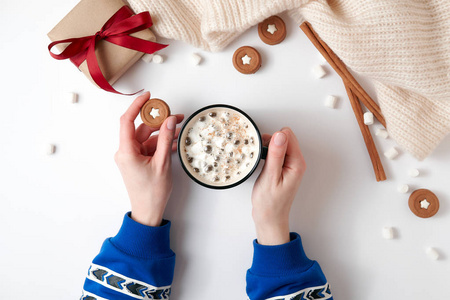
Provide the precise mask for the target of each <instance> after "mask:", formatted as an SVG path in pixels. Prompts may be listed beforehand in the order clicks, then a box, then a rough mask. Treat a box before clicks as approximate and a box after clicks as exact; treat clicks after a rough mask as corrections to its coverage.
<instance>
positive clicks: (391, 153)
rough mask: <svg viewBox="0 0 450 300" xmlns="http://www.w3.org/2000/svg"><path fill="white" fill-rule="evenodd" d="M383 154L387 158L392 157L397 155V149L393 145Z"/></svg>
mask: <svg viewBox="0 0 450 300" xmlns="http://www.w3.org/2000/svg"><path fill="white" fill-rule="evenodd" d="M384 156H386V157H387V158H389V159H394V158H396V157H397V156H398V151H397V149H395V147H392V148H391V149H389V150H388V151H386V152H384Z"/></svg>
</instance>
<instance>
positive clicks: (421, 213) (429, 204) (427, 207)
mask: <svg viewBox="0 0 450 300" xmlns="http://www.w3.org/2000/svg"><path fill="white" fill-rule="evenodd" d="M408 205H409V209H411V211H412V212H413V213H414V214H415V215H416V216H418V217H420V218H429V217H432V216H434V215H435V214H436V213H437V212H438V210H439V199H438V198H437V197H436V195H435V194H434V193H433V192H432V191H430V190H427V189H419V190H415V191H414V192H413V193H412V194H411V196H409V201H408Z"/></svg>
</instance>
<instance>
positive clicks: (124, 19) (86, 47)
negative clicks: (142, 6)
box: [48, 5, 167, 95]
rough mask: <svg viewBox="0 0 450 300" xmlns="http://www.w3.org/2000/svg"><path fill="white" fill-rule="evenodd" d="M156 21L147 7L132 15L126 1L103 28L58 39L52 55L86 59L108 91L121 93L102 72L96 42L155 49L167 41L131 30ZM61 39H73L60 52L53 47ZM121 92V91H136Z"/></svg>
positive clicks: (92, 72) (94, 74) (96, 78)
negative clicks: (136, 36)
mask: <svg viewBox="0 0 450 300" xmlns="http://www.w3.org/2000/svg"><path fill="white" fill-rule="evenodd" d="M152 25H153V22H152V18H151V17H150V13H149V12H148V11H146V12H142V13H140V14H137V15H133V12H132V11H131V9H130V8H129V7H128V6H126V5H124V6H122V7H121V8H120V9H119V10H118V11H117V12H116V13H115V14H114V15H113V16H112V17H111V18H110V19H109V20H108V21H107V22H106V23H105V25H103V27H102V29H100V31H98V32H97V33H96V34H94V35H91V36H85V37H80V38H71V39H66V40H60V41H55V42H53V43H51V44H50V45H48V51H49V52H50V55H51V56H52V57H53V58H55V59H59V60H62V59H67V58H69V59H70V60H71V61H72V62H73V63H74V64H75V65H76V66H77V67H79V66H80V65H81V63H82V62H83V61H85V60H86V62H87V65H88V69H89V73H90V74H91V76H92V79H94V81H95V83H96V84H97V85H98V86H99V87H101V88H102V89H104V90H105V91H108V92H112V93H116V94H122V93H120V92H118V91H116V90H115V89H114V88H113V87H112V86H111V85H110V84H109V82H108V81H107V80H106V79H105V76H103V73H102V71H101V70H100V67H99V65H98V61H97V56H96V55H95V45H96V44H97V43H98V42H99V41H101V40H105V41H108V42H110V43H113V44H116V45H119V46H122V47H125V48H129V49H133V50H136V51H140V52H145V53H149V54H152V53H155V52H156V51H159V50H161V49H163V48H165V47H167V45H162V44H158V43H155V42H150V41H146V40H143V39H139V38H135V37H132V36H129V34H130V33H134V32H138V31H141V30H144V29H147V28H149V27H151V26H152ZM61 43H70V44H69V45H68V46H67V48H66V49H64V51H63V52H61V53H60V54H54V53H53V52H52V51H51V49H52V48H53V47H54V46H55V45H57V44H61ZM139 92H140V91H138V92H136V93H133V94H122V95H134V94H137V93H139Z"/></svg>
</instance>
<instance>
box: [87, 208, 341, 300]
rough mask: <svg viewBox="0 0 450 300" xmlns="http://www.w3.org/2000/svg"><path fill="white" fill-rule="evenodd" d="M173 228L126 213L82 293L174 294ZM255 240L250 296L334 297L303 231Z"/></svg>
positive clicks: (280, 299) (128, 297) (277, 299)
mask: <svg viewBox="0 0 450 300" xmlns="http://www.w3.org/2000/svg"><path fill="white" fill-rule="evenodd" d="M169 234H170V221H166V220H164V221H163V223H162V224H161V226H160V227H149V226H145V225H142V224H139V223H137V222H135V221H133V220H132V219H131V217H130V213H128V214H126V215H125V217H124V220H123V224H122V227H121V228H120V231H119V233H118V234H117V235H116V236H115V237H113V238H108V239H107V240H106V241H105V242H104V243H103V246H102V248H101V250H100V253H99V254H98V255H97V256H96V257H95V258H94V260H93V261H92V264H91V266H90V267H89V270H88V274H87V277H86V281H85V283H84V287H83V295H82V296H81V299H82V300H94V299H97V300H102V299H120V300H121V299H123V300H132V299H169V296H170V292H171V285H172V279H173V273H174V268H175V253H173V251H172V250H171V249H170V241H169ZM253 246H254V255H253V264H252V266H251V268H250V269H249V270H248V271H247V295H248V297H249V298H250V299H251V300H262V299H272V300H308V299H333V297H332V296H331V292H330V288H329V285H328V283H327V280H326V278H325V276H324V275H323V273H322V270H321V269H320V266H319V264H318V263H317V262H315V261H312V260H310V259H308V257H306V255H305V252H304V251H303V247H302V243H301V239H300V236H299V235H298V234H296V233H291V241H290V242H289V243H286V244H283V245H279V246H263V245H259V244H258V243H257V242H256V240H255V241H254V242H253ZM214 298H215V297H214V295H211V298H210V299H214ZM231 300H234V299H231Z"/></svg>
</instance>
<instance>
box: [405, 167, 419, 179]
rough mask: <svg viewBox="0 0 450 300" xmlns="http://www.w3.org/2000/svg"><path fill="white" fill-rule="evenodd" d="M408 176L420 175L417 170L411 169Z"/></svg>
mask: <svg viewBox="0 0 450 300" xmlns="http://www.w3.org/2000/svg"><path fill="white" fill-rule="evenodd" d="M408 175H409V177H417V176H419V175H420V172H419V170H417V169H411V170H409V172H408Z"/></svg>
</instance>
